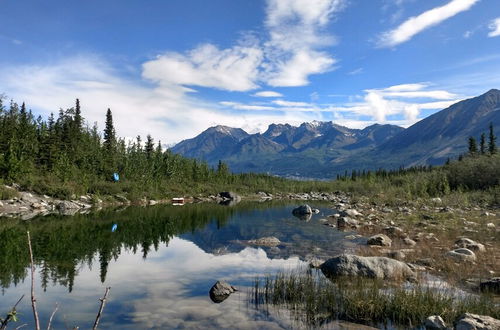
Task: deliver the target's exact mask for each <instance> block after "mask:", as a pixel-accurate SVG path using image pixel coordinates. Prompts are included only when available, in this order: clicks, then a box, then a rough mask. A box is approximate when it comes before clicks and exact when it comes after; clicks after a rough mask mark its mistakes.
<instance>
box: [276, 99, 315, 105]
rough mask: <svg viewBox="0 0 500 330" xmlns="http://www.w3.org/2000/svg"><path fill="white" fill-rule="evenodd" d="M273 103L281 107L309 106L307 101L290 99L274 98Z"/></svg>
mask: <svg viewBox="0 0 500 330" xmlns="http://www.w3.org/2000/svg"><path fill="white" fill-rule="evenodd" d="M273 103H274V104H276V105H279V106H281V107H309V106H311V105H310V104H309V103H306V102H292V101H285V100H275V101H273Z"/></svg>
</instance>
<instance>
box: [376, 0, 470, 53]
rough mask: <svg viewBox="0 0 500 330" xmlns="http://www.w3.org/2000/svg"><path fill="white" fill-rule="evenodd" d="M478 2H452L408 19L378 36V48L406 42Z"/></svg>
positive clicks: (457, 0) (464, 0)
mask: <svg viewBox="0 0 500 330" xmlns="http://www.w3.org/2000/svg"><path fill="white" fill-rule="evenodd" d="M478 1H479V0H452V1H450V2H449V3H447V4H446V5H444V6H441V7H436V8H433V9H430V10H428V11H426V12H424V13H422V14H420V15H418V16H415V17H410V18H409V19H408V20H406V21H405V22H403V23H402V24H401V25H399V26H398V27H397V28H396V29H394V30H391V31H387V32H385V33H383V34H382V35H381V36H380V39H379V41H378V45H379V46H380V47H393V46H396V45H399V44H401V43H403V42H406V41H408V40H410V39H411V38H413V36H415V35H416V34H418V33H420V32H422V31H423V30H425V29H428V28H430V27H432V26H434V25H437V24H439V23H441V22H443V21H444V20H447V19H448V18H450V17H453V16H455V15H457V14H458V13H460V12H463V11H466V10H469V9H470V8H471V7H472V6H473V5H474V4H475V3H477V2H478Z"/></svg>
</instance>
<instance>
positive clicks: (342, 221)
mask: <svg viewBox="0 0 500 330" xmlns="http://www.w3.org/2000/svg"><path fill="white" fill-rule="evenodd" d="M357 225H359V222H358V221H357V220H354V219H352V218H349V217H340V218H338V219H337V227H339V228H344V227H348V226H349V227H353V226H357Z"/></svg>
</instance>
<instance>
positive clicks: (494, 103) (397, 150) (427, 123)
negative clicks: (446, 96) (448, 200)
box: [373, 89, 500, 165]
mask: <svg viewBox="0 0 500 330" xmlns="http://www.w3.org/2000/svg"><path fill="white" fill-rule="evenodd" d="M490 123H493V125H494V127H495V128H496V129H495V131H496V132H497V134H498V133H500V90H498V89H492V90H490V91H488V92H486V93H485V94H483V95H481V96H478V97H474V98H471V99H467V100H464V101H461V102H458V103H455V104H453V105H452V106H450V107H448V108H446V109H444V110H442V111H439V112H437V113H435V114H433V115H431V116H429V117H427V118H425V119H422V120H421V121H419V122H418V123H416V124H414V125H413V126H411V127H409V128H408V129H406V130H404V131H403V132H401V133H399V134H397V135H396V136H394V137H393V138H392V139H390V140H388V141H387V142H386V143H384V144H382V145H380V146H379V147H377V148H376V150H375V151H374V154H378V155H379V156H383V155H389V154H392V155H398V157H392V159H387V158H386V159H387V160H389V162H381V163H382V164H384V163H393V164H394V165H396V164H395V163H394V162H395V161H404V165H415V164H441V163H443V162H445V161H446V159H447V158H448V157H456V156H458V155H459V154H460V153H463V152H464V151H466V150H467V141H468V138H469V136H474V137H475V138H476V139H477V140H478V141H479V136H480V135H481V133H483V132H484V133H487V131H488V127H489V124H490ZM373 156H374V155H373Z"/></svg>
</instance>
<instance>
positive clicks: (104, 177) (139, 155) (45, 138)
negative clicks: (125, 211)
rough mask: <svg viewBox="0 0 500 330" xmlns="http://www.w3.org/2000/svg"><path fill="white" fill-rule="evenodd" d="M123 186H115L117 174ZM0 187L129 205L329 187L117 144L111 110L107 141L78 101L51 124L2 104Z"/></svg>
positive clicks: (151, 145) (139, 145) (158, 147)
mask: <svg viewBox="0 0 500 330" xmlns="http://www.w3.org/2000/svg"><path fill="white" fill-rule="evenodd" d="M115 172H116V173H119V175H120V181H119V182H113V180H112V179H113V173H115ZM0 180H3V181H4V182H5V183H12V182H16V183H19V184H20V185H21V186H22V187H23V188H25V189H29V190H32V191H35V192H37V193H42V194H47V195H51V196H55V197H60V198H68V197H70V196H71V195H72V194H85V193H92V194H96V195H103V196H107V195H114V194H118V193H124V194H126V195H127V196H128V197H129V199H139V198H142V197H144V196H146V197H150V198H164V197H168V196H176V195H178V194H205V195H208V194H213V193H216V192H218V191H220V190H223V189H235V190H237V191H240V192H241V193H248V192H252V193H253V192H256V191H258V190H259V189H260V188H261V187H264V188H266V189H268V190H270V191H290V192H294V191H304V189H306V191H311V190H316V191H323V190H327V189H328V185H327V184H326V183H323V182H307V183H306V182H302V183H297V182H294V181H290V180H285V179H279V178H274V177H271V176H268V175H263V174H262V175H261V174H231V173H230V171H229V169H228V167H227V165H226V164H224V163H222V162H221V163H220V164H219V166H218V167H217V168H216V169H213V168H211V167H209V166H208V165H207V163H205V162H201V161H198V160H193V159H187V158H184V157H181V156H179V155H176V154H173V153H171V152H170V151H169V150H166V151H165V150H163V149H162V146H161V142H160V141H158V143H157V144H156V145H155V143H154V140H153V138H152V137H151V136H149V135H148V136H147V140H146V143H142V139H141V137H140V136H138V137H137V139H136V141H135V142H133V143H128V144H127V143H125V140H123V139H120V138H117V137H116V133H115V128H114V126H113V116H112V113H111V110H110V109H108V110H107V112H106V125H105V129H104V134H103V136H102V137H101V135H100V133H99V131H98V128H97V126H96V125H94V126H92V127H88V126H85V125H84V119H83V117H82V111H81V107H80V102H79V100H76V104H75V107H74V108H70V109H66V110H64V111H63V110H60V111H59V115H58V117H57V119H56V118H54V116H53V115H51V116H50V117H49V118H48V121H44V120H43V119H42V118H41V117H38V118H36V119H35V118H34V116H33V114H32V113H31V111H28V110H27V108H26V105H25V104H24V103H23V104H22V105H21V106H20V107H19V105H18V104H16V103H15V102H11V103H10V105H9V106H8V109H7V107H6V106H5V105H4V104H3V103H2V99H0Z"/></svg>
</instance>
